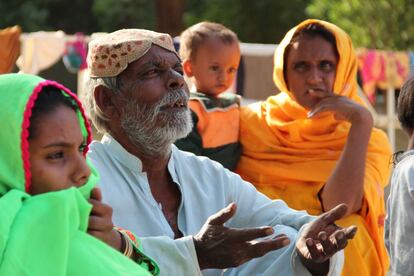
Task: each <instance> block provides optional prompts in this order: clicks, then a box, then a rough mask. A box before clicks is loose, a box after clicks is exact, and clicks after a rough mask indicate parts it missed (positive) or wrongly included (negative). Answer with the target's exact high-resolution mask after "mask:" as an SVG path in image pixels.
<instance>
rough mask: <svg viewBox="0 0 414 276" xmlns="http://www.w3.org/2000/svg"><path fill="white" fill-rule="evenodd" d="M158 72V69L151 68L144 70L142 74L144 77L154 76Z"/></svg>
mask: <svg viewBox="0 0 414 276" xmlns="http://www.w3.org/2000/svg"><path fill="white" fill-rule="evenodd" d="M158 72H159V70H158V69H151V70H148V71H146V72H145V73H144V74H143V76H144V77H150V76H155V75H157V74H158Z"/></svg>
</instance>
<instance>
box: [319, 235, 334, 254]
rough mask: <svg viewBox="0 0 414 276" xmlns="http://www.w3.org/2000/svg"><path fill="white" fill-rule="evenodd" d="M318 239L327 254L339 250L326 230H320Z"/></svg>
mask: <svg viewBox="0 0 414 276" xmlns="http://www.w3.org/2000/svg"><path fill="white" fill-rule="evenodd" d="M318 239H319V241H320V243H321V245H322V248H323V252H325V254H326V255H331V254H334V253H335V252H336V251H338V249H337V244H336V242H335V241H332V240H331V239H329V237H328V234H327V233H326V232H324V231H322V232H320V233H319V235H318Z"/></svg>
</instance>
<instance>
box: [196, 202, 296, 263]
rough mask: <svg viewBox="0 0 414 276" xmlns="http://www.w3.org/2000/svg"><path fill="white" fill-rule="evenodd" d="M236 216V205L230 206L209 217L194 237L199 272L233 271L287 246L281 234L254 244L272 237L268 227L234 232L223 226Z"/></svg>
mask: <svg viewBox="0 0 414 276" xmlns="http://www.w3.org/2000/svg"><path fill="white" fill-rule="evenodd" d="M235 213H236V204H234V203H232V204H230V205H229V206H227V207H226V208H224V209H222V210H220V211H219V212H218V213H216V214H214V215H212V216H210V217H209V218H208V220H207V221H206V223H205V224H204V225H203V227H202V228H201V230H200V232H199V233H198V234H197V235H195V236H194V245H195V248H196V251H197V257H198V262H199V265H200V269H207V268H219V269H224V268H229V267H236V266H239V265H241V264H243V263H245V262H247V261H249V260H251V259H253V258H257V257H261V256H263V255H265V254H266V253H268V252H270V251H273V250H277V249H279V248H282V247H284V246H286V245H288V244H289V242H290V241H289V239H288V238H287V236H286V235H283V234H282V235H278V236H276V237H274V238H271V239H262V240H260V241H257V240H255V239H258V238H263V237H266V236H269V235H271V234H273V232H274V231H273V228H271V227H260V228H245V229H236V228H228V227H226V226H224V225H223V224H224V223H225V222H226V221H228V220H229V219H230V218H231V217H233V216H234V214H235Z"/></svg>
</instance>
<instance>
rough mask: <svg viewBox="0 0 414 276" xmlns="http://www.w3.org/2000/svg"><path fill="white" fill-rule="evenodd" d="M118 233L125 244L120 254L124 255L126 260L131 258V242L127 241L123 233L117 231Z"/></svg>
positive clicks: (132, 249) (132, 248)
mask: <svg viewBox="0 0 414 276" xmlns="http://www.w3.org/2000/svg"><path fill="white" fill-rule="evenodd" d="M119 233H121V235H122V239H123V240H124V242H125V248H124V252H123V253H122V254H124V255H125V256H126V257H128V258H131V256H132V253H133V251H134V247H133V246H132V243H131V241H130V240H129V238H128V236H127V235H126V234H125V233H123V232H122V231H119Z"/></svg>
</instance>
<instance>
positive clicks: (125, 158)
mask: <svg viewBox="0 0 414 276" xmlns="http://www.w3.org/2000/svg"><path fill="white" fill-rule="evenodd" d="M101 143H102V144H103V145H105V146H106V147H108V149H109V151H110V152H111V155H112V157H114V158H115V159H116V160H118V162H120V163H121V164H122V165H124V166H125V167H127V168H128V169H129V170H131V171H132V172H134V173H139V174H143V173H144V172H143V171H142V162H141V160H140V159H139V158H138V157H136V156H135V155H133V154H131V153H129V152H128V151H127V150H126V149H125V148H124V147H123V146H122V145H121V144H120V143H118V141H116V140H115V139H114V138H113V137H112V136H111V135H109V134H105V135H104V136H103V137H102V139H101ZM171 148H172V152H171V156H170V160H169V161H168V171H169V172H170V175H171V177H172V179H173V181H174V182H175V183H178V178H177V174H176V172H175V164H174V158H173V155H174V152H175V151H177V148H176V147H175V146H174V145H172V147H171Z"/></svg>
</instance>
